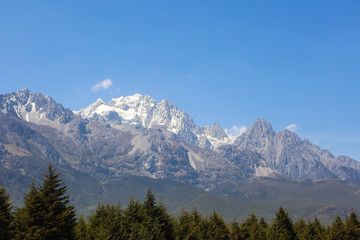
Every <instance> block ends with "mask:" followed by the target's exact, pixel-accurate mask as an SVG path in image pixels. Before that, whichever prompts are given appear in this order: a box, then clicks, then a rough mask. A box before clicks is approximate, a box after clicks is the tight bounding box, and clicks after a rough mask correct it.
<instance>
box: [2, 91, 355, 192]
mask: <svg viewBox="0 0 360 240" xmlns="http://www.w3.org/2000/svg"><path fill="white" fill-rule="evenodd" d="M0 111H1V114H0V121H1V125H0V157H1V159H0V161H1V162H2V164H3V166H6V167H8V168H10V169H16V168H18V169H22V170H21V171H23V173H24V174H27V173H29V169H32V168H33V169H34V168H35V167H34V166H33V165H32V163H35V162H36V161H39V159H42V160H46V159H47V160H49V159H50V160H51V161H52V162H54V163H57V164H62V165H66V166H69V167H71V168H74V169H76V170H80V171H82V172H86V173H90V174H91V175H92V176H95V177H97V178H100V179H102V180H103V181H111V179H114V178H116V177H118V176H124V175H136V176H147V177H151V178H166V179H171V180H176V181H181V182H185V183H190V184H193V185H196V186H200V187H202V188H209V189H212V188H214V187H216V186H217V185H219V184H222V183H226V182H230V183H237V182H239V181H240V180H241V181H244V180H245V181H246V180H251V179H254V178H256V177H264V176H272V175H273V174H282V175H285V176H287V177H290V178H295V179H306V178H338V179H344V180H350V181H354V182H360V164H359V163H358V162H357V161H355V160H353V159H351V158H349V157H346V156H340V157H338V158H336V157H334V156H333V155H332V154H331V153H329V152H328V151H326V150H321V149H320V148H318V147H317V146H316V145H313V144H311V143H310V142H309V141H307V140H301V139H300V138H299V137H298V136H297V135H296V134H294V133H293V132H290V131H288V130H284V131H281V132H278V133H277V132H275V131H274V130H273V129H272V127H271V125H270V123H268V122H266V121H265V120H264V119H259V120H257V121H256V122H254V124H253V125H252V126H250V127H249V129H248V130H247V131H246V132H245V133H244V134H243V135H241V136H240V137H238V138H237V139H236V140H235V143H234V144H232V143H231V141H230V140H229V139H228V137H227V135H226V133H225V132H224V130H223V129H222V128H221V127H220V126H219V125H218V124H216V123H214V124H213V125H212V126H211V127H209V126H207V127H199V126H197V125H196V124H195V123H194V121H193V120H192V119H191V117H190V116H188V115H187V114H186V113H185V112H183V111H181V110H179V109H178V108H176V107H175V106H174V105H172V104H171V103H170V102H169V101H167V100H163V101H161V102H160V103H156V101H155V100H154V99H152V98H151V97H149V96H143V95H140V94H136V95H134V96H130V97H126V98H124V97H121V98H118V99H113V100H111V101H110V102H108V103H105V102H104V101H102V100H101V99H99V100H97V101H96V102H95V103H93V104H92V105H90V106H89V107H88V108H86V109H82V110H80V111H79V112H77V113H76V114H74V113H73V112H72V111H71V110H69V109H66V108H64V107H63V106H62V105H61V104H59V103H56V102H55V101H54V100H53V99H52V98H50V97H48V96H44V95H42V94H41V93H36V94H32V93H31V92H30V91H29V90H28V89H24V90H21V91H18V92H15V93H12V94H6V95H0ZM84 118H85V119H84ZM21 162H24V163H25V162H26V164H25V165H24V164H23V165H21V164H20V163H21ZM19 164H20V165H21V166H23V167H20V168H19Z"/></svg>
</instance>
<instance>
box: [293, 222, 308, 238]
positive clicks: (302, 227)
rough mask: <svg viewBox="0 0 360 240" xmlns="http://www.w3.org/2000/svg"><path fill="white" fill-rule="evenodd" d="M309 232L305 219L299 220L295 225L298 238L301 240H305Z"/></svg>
mask: <svg viewBox="0 0 360 240" xmlns="http://www.w3.org/2000/svg"><path fill="white" fill-rule="evenodd" d="M306 230H307V224H306V222H305V220H304V219H299V220H298V221H297V222H296V223H295V224H294V231H295V233H296V236H297V238H298V239H299V240H304V239H306V238H305V232H306Z"/></svg>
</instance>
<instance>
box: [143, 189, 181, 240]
mask: <svg viewBox="0 0 360 240" xmlns="http://www.w3.org/2000/svg"><path fill="white" fill-rule="evenodd" d="M144 208H145V214H146V220H147V221H146V225H147V226H148V231H149V232H150V234H151V235H152V236H153V238H154V239H159V240H160V239H166V240H171V239H175V235H174V229H175V227H174V220H173V219H172V218H171V217H170V215H169V214H168V213H167V211H166V208H165V206H164V205H162V204H157V203H156V200H155V196H154V194H152V192H151V190H150V188H149V189H148V191H147V194H146V199H145V201H144Z"/></svg>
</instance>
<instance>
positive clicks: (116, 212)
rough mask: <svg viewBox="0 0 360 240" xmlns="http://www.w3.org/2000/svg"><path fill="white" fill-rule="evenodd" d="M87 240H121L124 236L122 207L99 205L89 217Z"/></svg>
mask: <svg viewBox="0 0 360 240" xmlns="http://www.w3.org/2000/svg"><path fill="white" fill-rule="evenodd" d="M86 229H87V231H86V232H87V234H86V236H87V239H92V240H102V239H120V237H121V234H122V232H123V231H122V230H123V227H122V210H121V209H120V205H109V204H100V203H99V204H98V206H97V208H96V210H95V212H94V213H93V214H92V215H91V216H90V217H89V223H88V226H87V228H86Z"/></svg>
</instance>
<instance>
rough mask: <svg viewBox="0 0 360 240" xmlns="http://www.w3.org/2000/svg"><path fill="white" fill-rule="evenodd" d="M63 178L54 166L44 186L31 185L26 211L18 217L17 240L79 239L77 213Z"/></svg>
mask: <svg viewBox="0 0 360 240" xmlns="http://www.w3.org/2000/svg"><path fill="white" fill-rule="evenodd" d="M59 176H60V174H58V173H57V172H56V171H55V169H54V168H53V167H52V166H51V164H50V165H49V167H48V170H47V172H46V173H45V174H44V176H43V181H42V185H41V186H39V187H38V188H37V187H35V184H34V182H33V183H32V184H31V187H30V191H29V193H28V194H26V195H25V197H24V207H23V208H22V209H21V210H19V211H17V213H16V215H15V216H16V219H15V226H16V238H17V239H54V240H57V239H61V240H63V239H75V235H74V227H75V221H76V218H75V210H74V208H73V207H72V206H71V205H70V204H69V196H68V195H66V192H67V187H65V186H62V181H61V180H60V179H59Z"/></svg>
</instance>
